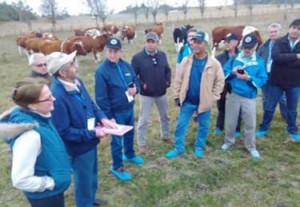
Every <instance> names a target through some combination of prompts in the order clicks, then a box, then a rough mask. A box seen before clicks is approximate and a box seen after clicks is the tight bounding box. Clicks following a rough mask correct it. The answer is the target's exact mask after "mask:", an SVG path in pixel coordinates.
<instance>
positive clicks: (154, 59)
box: [152, 57, 157, 66]
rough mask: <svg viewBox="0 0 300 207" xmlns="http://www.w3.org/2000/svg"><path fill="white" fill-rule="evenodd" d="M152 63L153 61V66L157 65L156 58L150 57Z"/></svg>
mask: <svg viewBox="0 0 300 207" xmlns="http://www.w3.org/2000/svg"><path fill="white" fill-rule="evenodd" d="M152 63H153V65H154V66H156V65H157V60H156V57H152Z"/></svg>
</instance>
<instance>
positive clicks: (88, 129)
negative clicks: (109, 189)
mask: <svg viewBox="0 0 300 207" xmlns="http://www.w3.org/2000/svg"><path fill="white" fill-rule="evenodd" d="M75 56H76V51H75V52H73V53H71V54H69V55H67V54H65V53H61V52H54V53H51V54H50V55H48V57H47V59H48V61H47V64H48V69H49V72H50V73H51V74H52V75H53V76H54V80H53V83H52V87H51V90H52V93H53V96H54V97H55V98H56V101H55V102H54V108H55V109H54V111H53V112H52V119H53V123H54V125H55V127H56V128H57V130H58V132H59V134H60V136H61V137H62V139H63V141H64V143H65V145H66V148H67V150H68V153H69V155H70V157H71V163H72V168H73V173H74V193H75V203H76V206H77V207H92V206H93V205H101V204H104V203H106V201H105V200H101V199H96V198H95V196H96V192H97V188H98V160H97V157H98V156H97V145H98V143H99V138H100V137H102V136H104V135H105V134H104V133H103V132H102V131H99V130H95V126H96V124H99V123H101V124H103V125H105V126H107V127H116V126H115V125H116V124H115V123H114V122H112V121H110V120H108V119H107V118H106V116H105V114H104V113H103V111H101V110H100V109H99V108H98V107H97V105H96V104H95V103H94V102H93V101H92V99H91V97H90V95H89V94H88V92H87V90H86V88H85V86H84V84H83V82H82V81H81V80H80V79H79V78H78V77H77V72H78V65H77V63H76V60H75Z"/></svg>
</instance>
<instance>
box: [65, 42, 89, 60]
mask: <svg viewBox="0 0 300 207" xmlns="http://www.w3.org/2000/svg"><path fill="white" fill-rule="evenodd" d="M75 50H76V51H77V53H76V55H83V56H84V55H87V51H86V50H85V47H84V42H83V40H80V39H78V40H77V39H67V40H65V41H63V42H62V43H61V47H60V51H61V52H63V53H66V54H71V53H72V52H74V51H75Z"/></svg>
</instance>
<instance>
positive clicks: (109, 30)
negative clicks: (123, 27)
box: [102, 24, 119, 35]
mask: <svg viewBox="0 0 300 207" xmlns="http://www.w3.org/2000/svg"><path fill="white" fill-rule="evenodd" d="M102 30H103V31H106V32H107V33H109V34H112V35H117V34H118V32H119V29H118V27H117V26H116V25H114V24H105V25H104V26H103V27H102Z"/></svg>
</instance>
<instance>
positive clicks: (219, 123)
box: [216, 83, 241, 132]
mask: <svg viewBox="0 0 300 207" xmlns="http://www.w3.org/2000/svg"><path fill="white" fill-rule="evenodd" d="M227 92H228V84H227V83H226V84H225V86H224V90H223V92H222V93H221V98H220V99H219V100H218V101H217V108H218V116H217V119H216V128H218V129H220V130H221V131H223V130H224V121H225V101H226V94H227ZM236 131H237V132H240V131H241V111H240V113H239V119H238V123H237V126H236Z"/></svg>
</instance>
